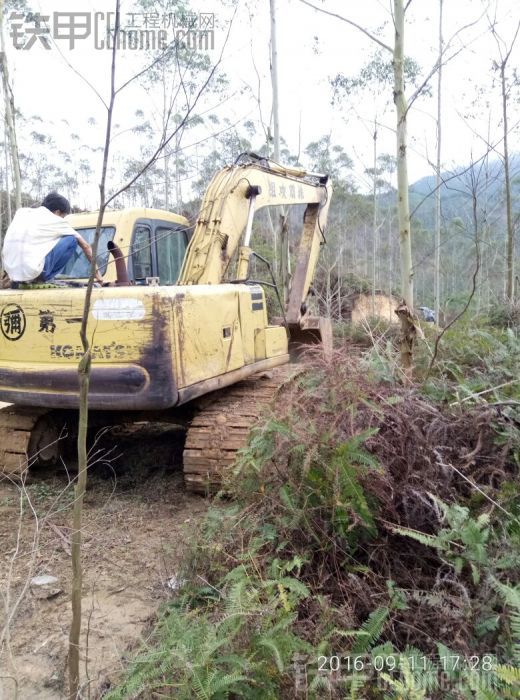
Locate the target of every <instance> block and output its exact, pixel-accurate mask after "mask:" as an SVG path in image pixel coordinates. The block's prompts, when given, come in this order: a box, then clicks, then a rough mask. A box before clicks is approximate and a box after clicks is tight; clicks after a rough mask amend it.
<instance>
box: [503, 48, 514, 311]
mask: <svg viewBox="0 0 520 700" xmlns="http://www.w3.org/2000/svg"><path fill="white" fill-rule="evenodd" d="M500 83H501V87H502V118H503V119H502V120H503V124H504V180H505V183H504V184H505V190H506V219H507V244H506V297H507V299H508V300H509V301H511V302H512V301H514V297H515V286H514V285H515V282H514V280H515V272H514V246H515V241H514V226H513V209H512V203H511V180H510V177H509V145H508V133H507V129H508V125H507V85H506V61H505V60H504V61H502V64H501V66H500Z"/></svg>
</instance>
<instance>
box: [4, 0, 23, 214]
mask: <svg viewBox="0 0 520 700" xmlns="http://www.w3.org/2000/svg"><path fill="white" fill-rule="evenodd" d="M0 69H1V71H2V85H3V90H4V108H5V119H6V123H7V130H8V136H9V151H10V155H11V166H12V170H13V183H14V200H15V207H16V209H20V207H21V206H22V178H21V175H20V159H19V157H18V143H17V141H16V124H15V108H14V96H13V91H12V90H11V84H10V82H9V68H8V65H7V54H6V52H5V37H4V0H0ZM9 220H10V219H9Z"/></svg>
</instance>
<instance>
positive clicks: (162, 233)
mask: <svg viewBox="0 0 520 700" xmlns="http://www.w3.org/2000/svg"><path fill="white" fill-rule="evenodd" d="M155 244H156V246H157V267H158V273H159V279H160V284H176V282H177V280H178V278H179V273H180V271H181V266H182V261H183V260H184V255H185V253H186V247H187V236H186V232H185V230H184V228H173V227H169V226H157V228H156V229H155Z"/></svg>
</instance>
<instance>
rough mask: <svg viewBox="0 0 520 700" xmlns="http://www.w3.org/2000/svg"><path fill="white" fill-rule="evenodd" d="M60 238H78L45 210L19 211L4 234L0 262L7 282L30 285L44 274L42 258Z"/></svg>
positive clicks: (67, 226) (67, 225)
mask: <svg viewBox="0 0 520 700" xmlns="http://www.w3.org/2000/svg"><path fill="white" fill-rule="evenodd" d="M62 236H75V237H76V238H77V237H78V234H77V232H76V231H75V230H74V229H73V228H72V227H71V226H70V224H68V223H67V222H66V221H65V220H64V219H62V218H61V217H60V216H57V215H56V214H53V213H52V212H51V211H49V210H48V209H47V207H37V208H36V209H29V208H22V209H18V211H17V212H16V214H15V215H14V218H13V220H12V222H11V224H10V226H9V228H8V229H7V231H6V233H5V238H4V247H3V250H2V259H3V262H4V268H5V271H6V272H7V274H8V275H9V278H10V279H11V280H13V281H14V282H30V281H31V280H33V279H35V278H36V277H38V275H39V274H40V273H41V271H42V270H43V265H44V263H45V256H46V255H47V253H49V252H50V251H51V250H52V249H53V248H54V246H55V245H56V243H57V242H58V240H59V239H60V238H61V237H62Z"/></svg>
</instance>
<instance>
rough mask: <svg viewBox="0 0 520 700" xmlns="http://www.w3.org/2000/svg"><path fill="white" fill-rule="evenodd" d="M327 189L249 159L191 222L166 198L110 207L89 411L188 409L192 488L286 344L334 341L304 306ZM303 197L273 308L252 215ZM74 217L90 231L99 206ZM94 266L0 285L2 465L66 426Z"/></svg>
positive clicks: (239, 427) (34, 450)
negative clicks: (36, 282)
mask: <svg viewBox="0 0 520 700" xmlns="http://www.w3.org/2000/svg"><path fill="white" fill-rule="evenodd" d="M331 191H332V190H331V185H330V181H329V179H328V178H327V177H326V176H324V175H313V174H307V173H304V172H302V171H296V170H292V169H288V168H283V167H282V166H279V165H277V164H273V163H270V162H268V161H265V160H261V159H257V158H248V159H246V160H245V162H242V163H238V164H236V165H234V166H232V167H229V168H225V169H224V170H222V171H220V172H219V173H217V174H216V175H215V176H214V178H213V180H212V182H211V183H210V185H209V187H208V190H207V192H206V195H205V197H204V200H203V203H202V207H201V211H200V214H199V217H198V220H197V223H196V225H195V227H194V230H193V227H191V226H190V223H189V221H188V220H187V219H185V218H184V217H181V216H178V215H176V214H172V213H170V212H165V211H161V210H156V209H144V208H136V209H126V210H121V211H107V212H106V213H105V215H104V218H103V222H102V227H101V232H100V247H99V250H100V253H99V255H98V266H99V268H100V272H101V273H102V275H103V279H104V281H105V284H104V285H103V286H100V287H96V288H94V289H93V293H92V299H91V305H90V311H89V316H88V325H87V335H88V337H89V339H90V343H91V358H92V366H91V377H90V386H89V409H90V410H91V412H92V414H91V415H92V417H93V421H94V422H95V420H96V414H97V416H98V417H99V416H101V415H106V414H107V412H108V413H109V414H110V416H111V422H112V423H115V422H117V415H118V414H121V415H123V414H124V415H125V416H126V417H128V415H129V414H134V415H135V416H139V418H140V419H142V418H143V416H147V417H148V418H149V420H153V417H154V416H155V415H159V414H160V413H161V412H162V413H163V414H164V412H170V415H172V416H175V415H176V412H177V414H178V415H179V416H180V415H181V414H182V415H183V416H189V421H188V422H189V426H188V434H187V438H186V449H185V455H184V468H185V475H186V480H187V483H188V486H189V487H190V488H192V489H193V490H199V491H202V490H205V489H207V488H208V487H211V488H214V487H216V486H217V485H218V483H219V480H220V476H221V474H220V470H221V469H223V468H225V467H226V466H227V465H228V464H230V463H231V462H232V460H233V458H234V455H235V453H236V450H237V449H239V448H240V447H241V446H243V445H244V444H245V442H246V440H247V435H248V432H249V430H250V428H251V427H252V425H253V424H254V422H255V421H256V420H257V418H258V416H259V413H260V411H261V409H262V407H263V406H265V404H266V403H268V402H269V401H270V400H271V399H272V397H273V395H274V393H275V391H276V387H277V386H278V385H279V383H280V381H282V379H283V378H286V376H287V368H283V366H284V365H287V363H288V362H289V360H290V352H291V354H294V348H295V346H301V344H303V343H307V342H320V341H326V343H327V344H329V343H330V342H331V333H330V322H328V320H327V319H320V318H319V317H312V316H310V315H309V313H308V312H307V310H306V306H305V302H306V299H307V296H308V294H309V291H310V288H311V283H312V279H313V276H314V271H315V268H316V263H317V259H318V254H319V249H320V246H321V244H322V243H323V242H324V230H325V225H326V219H327V209H328V206H329V203H330V196H331ZM300 204H304V205H305V214H304V220H303V227H302V232H301V236H300V240H299V242H298V245H297V247H296V250H295V254H294V271H293V273H292V278H291V284H290V286H289V287H288V289H287V290H286V295H285V300H284V301H285V303H284V302H283V301H281V299H280V297H281V295H280V293H279V290H278V289H275V284H274V277H273V283H272V284H271V285H270V286H271V288H272V289H274V291H276V292H277V294H278V298H279V299H280V302H281V303H280V305H279V306H280V308H279V312H278V313H279V316H278V318H271V319H270V318H269V315H268V309H267V301H266V287H265V285H264V283H262V282H261V281H256V280H255V279H253V276H252V273H251V270H252V260H253V259H254V257H255V255H256V253H255V252H254V250H252V248H251V247H250V243H251V233H252V226H253V216H254V213H255V210H257V209H260V208H262V207H265V206H268V205H283V206H284V207H286V208H289V207H291V206H293V205H300ZM68 220H69V222H70V224H71V226H73V227H74V228H75V229H77V230H78V231H79V232H80V233H82V235H83V237H85V238H86V239H87V240H89V239H90V240H92V238H93V235H94V232H95V228H96V220H97V213H92V214H77V215H71V216H69V217H68ZM259 257H260V256H259ZM262 260H263V259H262ZM88 272H89V266H88V263H87V261H86V259H85V258H84V256H83V254H82V253H80V252H78V253H77V254H76V256H75V258H74V259H73V260H72V261H71V262H70V263H69V264H68V266H67V268H66V269H65V270H64V273H63V274H62V275H60V277H59V278H58V283H61V284H63V286H59V287H53V288H34V289H23V290H22V289H6V290H2V291H0V331H1V332H0V401H4V402H8V403H9V404H12V405H11V406H9V407H7V408H4V409H2V410H1V411H0V439H1V445H0V465H1V466H2V469H3V470H4V472H7V473H10V474H12V475H13V474H19V473H23V472H24V470H26V469H27V466H28V465H31V464H32V463H33V462H36V461H38V460H39V461H42V462H47V463H49V462H51V463H52V462H53V461H56V460H57V459H58V458H59V451H60V450H59V443H60V430H62V429H61V428H60V425H61V424H62V423H63V421H64V417H66V418H67V419H68V420H69V421H70V420H71V415H72V414H73V412H74V411H75V410H76V409H77V407H78V400H79V388H78V386H79V385H78V374H77V366H78V362H79V360H80V358H81V356H82V353H83V349H82V346H81V342H80V338H79V329H80V325H81V319H82V316H83V306H84V302H85V285H86V278H87V277H88ZM268 286H269V283H268ZM290 346H291V350H290ZM277 368H278V369H277ZM266 372H267V373H268V374H266ZM259 373H261V374H259ZM257 378H259V379H257ZM226 387H227V390H226ZM226 392H227V393H226ZM202 397H204V402H203V403H204V407H203V409H201V407H200V406H201V404H200V400H201V398H202ZM198 402H199V403H198ZM183 407H185V408H186V407H188V409H189V410H188V411H186V410H183ZM212 407H213V408H212Z"/></svg>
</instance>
